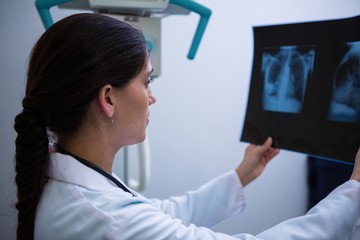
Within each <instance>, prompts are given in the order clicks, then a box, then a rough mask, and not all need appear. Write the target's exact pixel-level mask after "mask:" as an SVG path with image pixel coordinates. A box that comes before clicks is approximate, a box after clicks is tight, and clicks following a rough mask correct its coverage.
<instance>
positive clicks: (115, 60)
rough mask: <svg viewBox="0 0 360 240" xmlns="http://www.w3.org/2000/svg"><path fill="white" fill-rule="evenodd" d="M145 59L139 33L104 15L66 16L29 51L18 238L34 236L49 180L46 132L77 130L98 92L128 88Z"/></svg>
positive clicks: (20, 132) (20, 129) (19, 151)
mask: <svg viewBox="0 0 360 240" xmlns="http://www.w3.org/2000/svg"><path fill="white" fill-rule="evenodd" d="M147 57H148V53H147V47H146V41H145V39H144V36H143V34H142V33H141V32H140V31H139V30H137V29H135V28H134V27H132V26H130V25H129V24H127V23H125V22H122V21H119V20H117V19H114V18H112V17H107V16H104V15H100V14H93V13H84V14H76V15H72V16H70V17H67V18H64V19H62V20H60V21H58V22H57V23H55V24H54V25H53V26H51V27H50V28H49V29H48V30H47V31H46V32H45V33H44V34H43V35H42V36H41V37H40V39H39V40H38V42H37V43H36V45H35V46H34V48H33V50H32V53H31V58H30V63H29V68H28V75H27V85H26V92H25V97H24V99H23V102H22V104H23V108H24V110H23V111H22V112H21V113H19V114H18V115H17V116H16V118H15V125H14V128H15V130H16V132H17V138H16V153H15V161H16V178H15V180H16V184H17V197H18V200H17V203H16V208H17V210H18V227H17V238H18V239H33V238H34V237H33V236H34V223H35V214H36V208H37V205H38V202H39V199H40V197H41V194H42V191H43V188H44V186H45V184H46V182H47V180H48V178H47V176H46V175H45V174H44V171H43V170H44V166H45V164H46V162H47V160H48V156H49V152H48V147H49V136H48V133H49V132H51V133H53V134H55V136H61V135H62V134H67V133H71V132H74V131H76V130H77V128H78V127H79V126H80V124H81V122H82V120H83V119H84V116H85V113H86V110H87V108H88V106H89V103H90V102H91V101H92V100H93V99H94V97H95V96H96V95H97V93H98V91H99V89H100V88H101V87H102V86H104V85H105V84H111V85H113V86H114V87H123V86H125V85H126V84H127V83H129V81H130V80H131V79H133V78H134V77H135V76H136V75H137V74H138V73H139V72H140V71H141V69H142V68H143V67H144V65H145V63H146V60H147Z"/></svg>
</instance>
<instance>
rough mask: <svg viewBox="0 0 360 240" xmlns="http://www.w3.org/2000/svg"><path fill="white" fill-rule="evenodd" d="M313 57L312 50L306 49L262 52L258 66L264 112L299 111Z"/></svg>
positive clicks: (295, 47)
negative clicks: (262, 87) (262, 83)
mask: <svg viewBox="0 0 360 240" xmlns="http://www.w3.org/2000/svg"><path fill="white" fill-rule="evenodd" d="M314 54H315V53H314V48H312V47H306V46H280V47H276V48H264V51H263V54H262V63H261V72H262V78H263V81H264V89H263V108H264V110H267V111H275V112H288V113H299V112H300V111H301V108H302V106H303V101H304V94H305V89H306V83H307V81H308V78H309V77H311V72H312V69H313V65H314Z"/></svg>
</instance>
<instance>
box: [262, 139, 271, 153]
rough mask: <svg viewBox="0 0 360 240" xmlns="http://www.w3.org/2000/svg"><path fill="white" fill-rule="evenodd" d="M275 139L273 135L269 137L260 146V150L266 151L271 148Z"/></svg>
mask: <svg viewBox="0 0 360 240" xmlns="http://www.w3.org/2000/svg"><path fill="white" fill-rule="evenodd" d="M272 142H273V140H272V138H271V137H268V138H267V139H266V141H265V142H264V144H263V145H261V146H260V147H259V150H260V152H265V151H267V150H269V149H270V148H271V144H272Z"/></svg>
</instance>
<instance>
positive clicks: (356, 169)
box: [351, 148, 360, 182]
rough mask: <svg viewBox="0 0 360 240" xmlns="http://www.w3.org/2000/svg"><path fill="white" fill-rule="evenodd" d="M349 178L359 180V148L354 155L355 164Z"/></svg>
mask: <svg viewBox="0 0 360 240" xmlns="http://www.w3.org/2000/svg"><path fill="white" fill-rule="evenodd" d="M351 179H354V180H357V181H359V182H360V148H359V150H358V151H357V154H356V157H355V165H354V170H353V172H352V175H351Z"/></svg>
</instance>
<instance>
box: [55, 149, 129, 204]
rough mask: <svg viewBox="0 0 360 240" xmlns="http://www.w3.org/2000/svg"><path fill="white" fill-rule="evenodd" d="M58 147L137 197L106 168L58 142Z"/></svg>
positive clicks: (63, 152)
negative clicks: (77, 154)
mask: <svg viewBox="0 0 360 240" xmlns="http://www.w3.org/2000/svg"><path fill="white" fill-rule="evenodd" d="M56 149H57V150H58V151H59V153H62V154H66V155H69V156H71V157H73V158H75V159H76V160H78V161H79V162H80V163H82V164H84V165H85V166H87V167H89V168H91V169H93V170H95V171H96V172H98V173H100V174H101V175H103V176H104V177H106V178H107V179H109V180H110V181H112V182H113V183H114V184H115V185H116V186H118V187H119V188H121V189H122V190H124V191H125V192H128V193H130V194H131V195H132V196H133V197H135V195H134V194H133V193H132V192H131V191H130V190H129V189H127V187H125V186H124V184H122V183H121V182H120V181H119V180H117V179H116V178H115V177H114V176H112V175H111V174H109V173H108V172H106V171H105V170H104V169H102V168H100V167H99V166H97V165H95V164H93V163H92V162H90V161H88V160H85V159H83V158H81V157H79V156H76V155H74V154H72V153H70V152H68V151H66V150H65V149H64V148H62V147H61V146H60V145H58V144H56Z"/></svg>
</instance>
